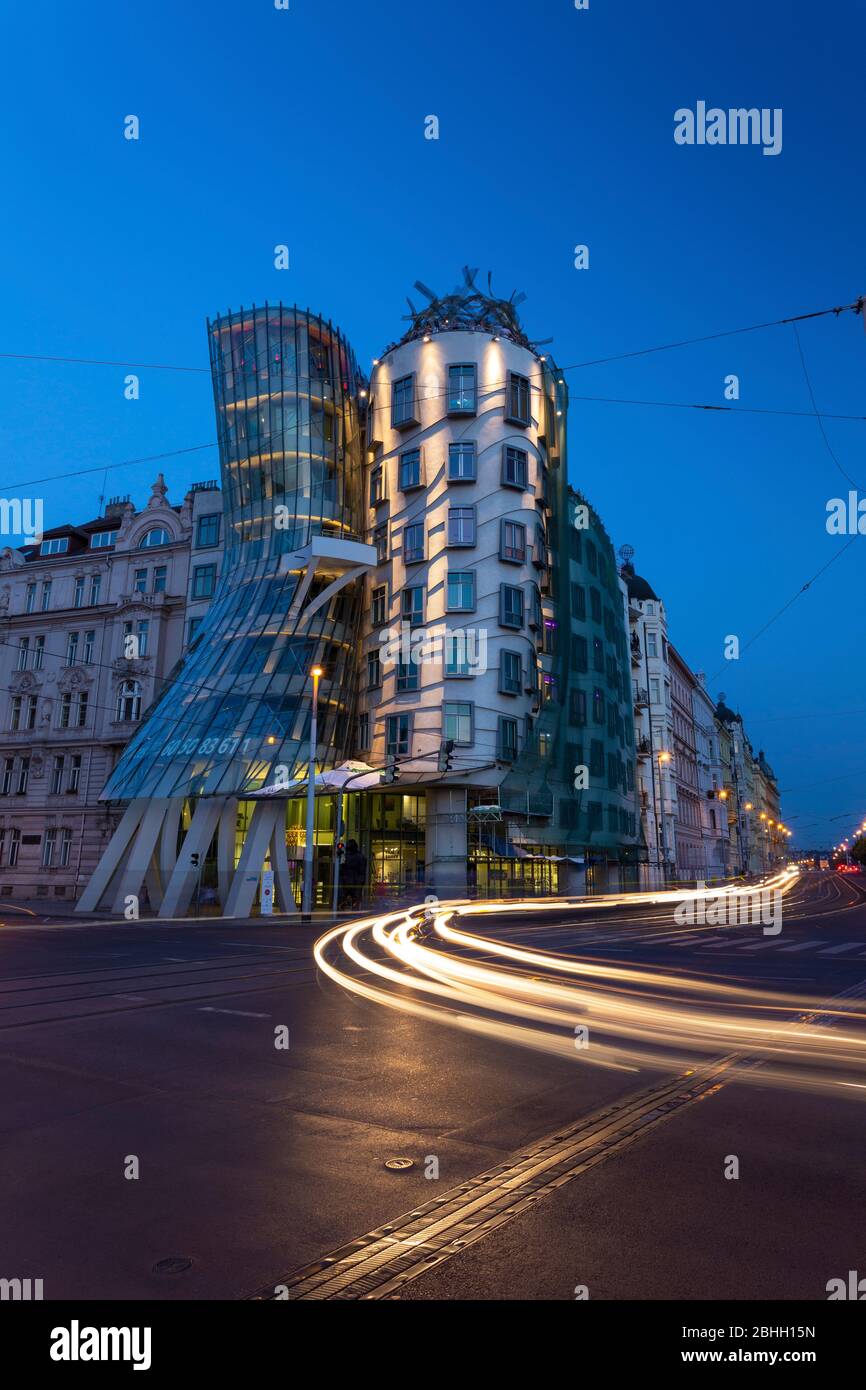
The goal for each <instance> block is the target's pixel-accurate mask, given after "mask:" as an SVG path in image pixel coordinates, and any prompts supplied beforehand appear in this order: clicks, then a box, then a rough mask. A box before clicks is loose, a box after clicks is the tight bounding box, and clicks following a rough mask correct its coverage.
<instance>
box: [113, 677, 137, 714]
mask: <svg viewBox="0 0 866 1390" xmlns="http://www.w3.org/2000/svg"><path fill="white" fill-rule="evenodd" d="M117 718H118V720H119V721H120V722H121V723H124V724H129V723H134V722H135V721H136V720H138V719H140V718H141V685H140V683H139V682H138V681H124V682H123V684H122V685H121V687H120V689H119V691H118V692H117Z"/></svg>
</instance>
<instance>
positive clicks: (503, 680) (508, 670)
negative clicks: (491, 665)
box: [499, 651, 523, 695]
mask: <svg viewBox="0 0 866 1390" xmlns="http://www.w3.org/2000/svg"><path fill="white" fill-rule="evenodd" d="M522 682H523V662H522V660H521V657H520V652H507V651H502V652H500V653H499V689H500V690H501V692H502V694H503V695H519V694H520V687H521V684H522Z"/></svg>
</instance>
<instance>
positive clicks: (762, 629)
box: [710, 536, 857, 681]
mask: <svg viewBox="0 0 866 1390" xmlns="http://www.w3.org/2000/svg"><path fill="white" fill-rule="evenodd" d="M856 540H857V536H852V537H851V538H850V540H848V541H846V542H845V544H844V545H843V546H840V548H839V549H838V550H837V551H836V554H835V555H833V556H832V557H831V558H830V559H829V560H828V561H827V563H826V564H825V565H822V566H821V568H820V569H819V570H817V571H816V572H815V574H813V575H812V578H811V579H807V580H806V582H805V584H801V585H800V588H799V589H798V590H797V592H796V593H795V594H794V595H793V597H792V598H789V599H788V600H787V602H786V603H783V604H782V607H781V608H780V609H779V610H778V612H777V613H774V614H773V616H772V617H771V618H768V619H767V621H766V622H765V623H764V625H763V627H759V628H758V631H757V632H756V633H754V634H753V636H751V637H750V638H749V640H748V642H746V644H745V646H743V647H742V648H741V649H740V650H741V651H743V652H746V651H748V649H749V647H751V646H754V644H755V642H757V640H758V638H759V637H762V636H763V634H764V633H765V632H766V631H767V629H768V628H769V627H772V625H773V623H775V622H776V621H777V620H778V619H779V618H781V616H782V614H783V613H785V612H787V610H788V609H789V608H790V607H791V605H792V604H794V603H796V602H797V599H798V598H799V597H800V595H801V594H805V592H806V590H807V589H810V588H811V587H812V585H813V584H814V583H815V581H816V580H817V579H820V578H821V575H822V574H825V573H826V571H827V570H828V569H829V568H830V566H831V565H834V564H835V563H836V561H837V560H838V559H839V557H840V555H844V553H845V551H846V550H848V549H849V547H850V546H852V545H853V544H854V542H855V541H856ZM729 670H730V667H729V666H720V667H718V669H717V670H715V671H714V672H713V673H712V675H711V676H710V680H711V681H714V680H715V679H716V677H717V676H720V675H722V674H723V673H724V672H725V671H729Z"/></svg>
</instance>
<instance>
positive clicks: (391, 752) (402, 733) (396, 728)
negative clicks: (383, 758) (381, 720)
mask: <svg viewBox="0 0 866 1390" xmlns="http://www.w3.org/2000/svg"><path fill="white" fill-rule="evenodd" d="M385 727H386V739H385V752H386V754H387V755H388V757H389V758H400V757H404V756H405V755H406V754H408V752H409V715H408V714H389V715H388V718H387V720H386V725H385Z"/></svg>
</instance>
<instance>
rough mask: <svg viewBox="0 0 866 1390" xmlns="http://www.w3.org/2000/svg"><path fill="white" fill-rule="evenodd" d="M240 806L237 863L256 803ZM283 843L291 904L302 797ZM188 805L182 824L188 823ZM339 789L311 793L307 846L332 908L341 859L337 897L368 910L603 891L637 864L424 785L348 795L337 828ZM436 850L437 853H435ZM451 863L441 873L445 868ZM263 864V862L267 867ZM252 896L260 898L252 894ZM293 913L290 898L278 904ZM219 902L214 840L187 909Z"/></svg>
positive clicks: (317, 901)
mask: <svg viewBox="0 0 866 1390" xmlns="http://www.w3.org/2000/svg"><path fill="white" fill-rule="evenodd" d="M255 804H256V803H255V802H254V801H242V802H239V803H238V812H237V830H236V848H235V864H237V862H238V859H239V857H240V852H241V848H242V846H243V842H244V837H245V835H246V832H247V828H248V826H249V823H250V818H251V816H252V814H253V810H254V807H255ZM285 804H286V831H285V833H286V847H287V853H288V861H289V871H290V879H291V884H292V891H293V893H294V896H295V902H296V903H300V900H301V890H302V878H303V860H304V849H305V845H306V831H305V820H306V805H305V801H304V798H303V796H300V797H295V798H289V799H287V800H286V803H285ZM191 814H192V808H191V807H186V808H185V810H184V816H183V820H182V824H181V827H180V828H181V831H184V830H185V829H186V827H187V825H188V824H189V819H190V816H191ZM338 814H339V810H338V797H337V795H336V793H334V794H327V795H318V796H317V797H316V819H315V844H314V881H315V893H314V906H315V907H318V908H329V907H331V906H332V903H333V897H334V869H335V857H336V855H337V853H338V847H339V846H340V845H342V847H343V848H342V855H341V856H340V883H339V890H338V896H339V903H340V904H341V905H342V906H348V905H350V904H357V905H363V906H369V907H371V908H375V907H376V906H377V905H382V906H383V907H385V906H387V905H388V904H389V903H395V904H396V903H398V902H401V903H402V902H407V901H419V900H420V899H422V898H423V897H424V896H425V895H427V894H428V893H436V894H437V895H438V896H442V897H446V896H451V895H456V896H468V897H475V896H478V897H480V898H511V897H515V898H516V897H543V896H551V895H557V894H561V893H583V892H587V891H590V892H592V891H596V892H604V891H608V889H609V888H610V887H613V888H623V887H626V886H629V883H630V880H629V875H630V874H631V873H632V870H633V871H634V873H633V877H634V886H637V866H636V865H634V866H630V865H626V866H623V869H622V872H620V871H619V869H618V868H616V869H612V868H611V864H610V863H609V861H608V859H607V857H606V856H604V857H600V856H598V855H595V856H593V854H592V853H591V852H584V851H582V850H581V849H579V848H577V849H575V848H574V847H566V848H565V849H564V848H563V847H562V845H559V846H557V845H556V844H555V843H552V841H553V839H554V836H553V834H552V833H551V832H550V830H549V828H548V839H547V840H546V839H545V825H544V822H539V823H537V824H531V823H528V821H527V820H526V818H521V817H516V816H512V815H510V814H509V813H506V812H502V811H500V809H499V808H498V807H496V806H490V805H482V804H480V799H476V804H473V798H472V794H471V793H470V794H469V796H468V798H467V795H466V793H465V792H462V791H461V792H459V793H458V794H457V796H456V797H455V799H454V800H453V801H451V800H449V801H446V802H443V800H442V794H441V793H439V794H438V799H437V800H434V798H433V797H431V796H429V794H428V793H427V792H425V791H424V790H419V791H415V790H412V789H408V790H406V791H402V790H401V791H394V792H386V791H381V792H379V791H374V792H359V793H354V794H351V793H350V794H347V795H346V796H345V799H344V805H343V825H342V828H341V827H339V826H338ZM440 851H441V857H440ZM445 860H447V861H448V875H447V877H443V875H442V868H443V864H444V862H445ZM270 867H271V866H270V863H269V861H268V860H266V861H265V863H264V865H263V868H264V869H265V870H267V869H269V868H270ZM257 901H258V896H257ZM275 906H276V910H277V911H286V910H289V911H292V910H293V906H292V904H287V905H284V904H281V903H279V902H277V903H276V904H275ZM209 907H213V908H214V910H218V908H219V893H218V875H217V857H216V842H214V844H212V845H211V848H210V850H209V851H208V853H207V854H206V855H205V857H204V861H203V864H202V870H201V876H200V880H199V884H198V890H197V893H196V895H195V897H194V899H193V910H199V911H201V910H205V911H206V910H207V909H208V908H209Z"/></svg>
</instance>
